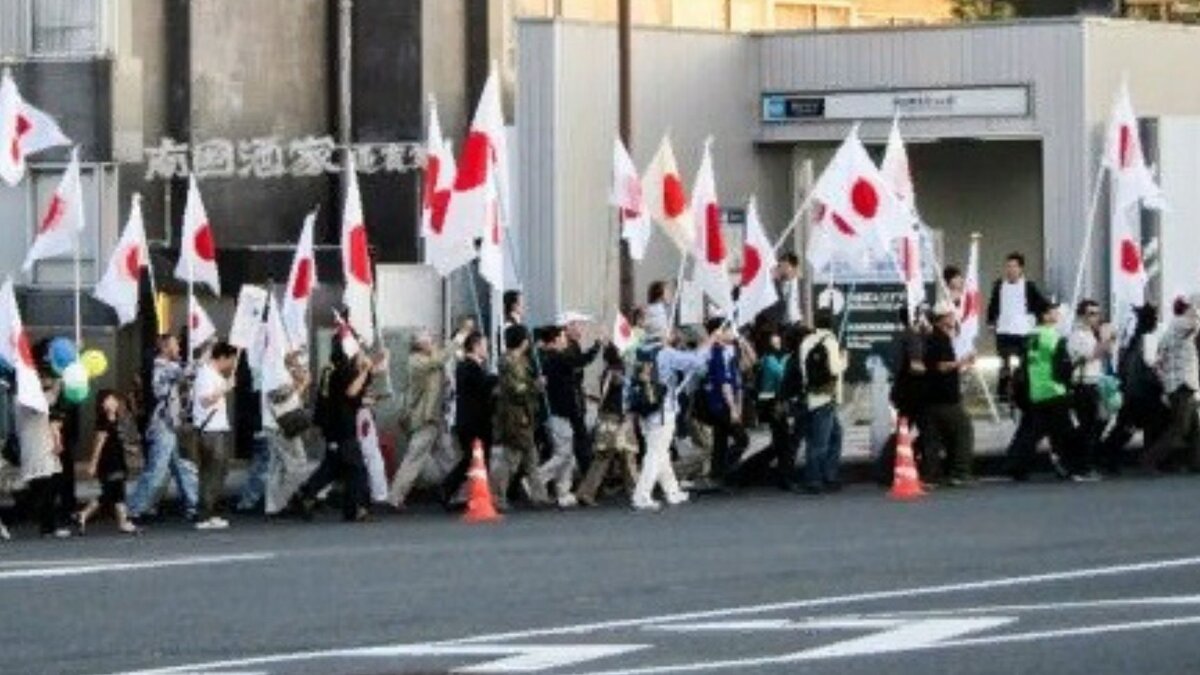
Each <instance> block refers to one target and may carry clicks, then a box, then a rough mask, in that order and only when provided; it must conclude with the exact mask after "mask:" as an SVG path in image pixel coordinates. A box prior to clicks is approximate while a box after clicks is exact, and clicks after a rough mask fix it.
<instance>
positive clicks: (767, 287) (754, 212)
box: [737, 197, 779, 325]
mask: <svg viewBox="0 0 1200 675" xmlns="http://www.w3.org/2000/svg"><path fill="white" fill-rule="evenodd" d="M773 252H774V247H772V245H771V240H770V239H768V238H767V233H766V230H764V229H763V224H762V220H761V219H760V218H759V215H758V202H757V200H755V199H754V198H753V197H751V198H750V204H749V205H748V206H747V207H746V241H745V242H744V243H743V244H742V279H741V284H740V285H741V289H742V290H741V293H739V294H738V299H737V316H738V324H739V325H745V324H748V323H750V322H752V321H754V319H755V318H757V317H758V315H759V314H761V313H762V312H763V310H765V309H767V308H769V307H772V306H774V305H775V304H776V303H777V302H779V293H778V292H777V291H776V290H775V282H774V271H775V256H774V254H773Z"/></svg>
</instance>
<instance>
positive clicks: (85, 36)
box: [30, 0, 102, 56]
mask: <svg viewBox="0 0 1200 675" xmlns="http://www.w3.org/2000/svg"><path fill="white" fill-rule="evenodd" d="M101 4H102V3H101V2H100V0H37V2H35V3H33V6H32V8H31V9H32V10H33V11H32V15H31V17H30V18H31V19H32V27H33V35H32V37H33V40H32V42H33V49H32V52H33V53H34V54H37V55H46V56H51V55H53V56H57V55H65V54H95V53H98V52H99V51H100V25H101Z"/></svg>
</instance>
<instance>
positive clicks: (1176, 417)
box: [1142, 387, 1200, 471]
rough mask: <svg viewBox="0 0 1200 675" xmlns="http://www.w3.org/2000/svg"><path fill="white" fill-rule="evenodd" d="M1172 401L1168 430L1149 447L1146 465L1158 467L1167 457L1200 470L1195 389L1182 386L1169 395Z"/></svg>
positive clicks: (1168, 400)
mask: <svg viewBox="0 0 1200 675" xmlns="http://www.w3.org/2000/svg"><path fill="white" fill-rule="evenodd" d="M1167 402H1168V403H1169V404H1170V407H1171V410H1170V419H1169V422H1168V424H1167V428H1166V430H1165V431H1164V432H1163V434H1162V436H1160V437H1159V438H1158V440H1156V441H1155V443H1154V444H1153V445H1149V446H1148V447H1147V448H1146V454H1145V455H1143V456H1142V465H1143V466H1144V467H1146V468H1150V469H1153V468H1157V467H1158V466H1159V465H1160V464H1162V463H1163V462H1164V461H1166V460H1171V461H1172V462H1173V463H1179V464H1182V465H1183V466H1185V467H1186V468H1188V469H1190V470H1193V471H1196V470H1200V419H1198V418H1197V411H1198V410H1200V403H1197V402H1196V396H1195V392H1193V391H1192V390H1191V389H1188V388H1187V387H1180V388H1179V389H1176V390H1175V391H1173V392H1171V395H1170V396H1168V397H1167Z"/></svg>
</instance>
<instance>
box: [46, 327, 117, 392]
mask: <svg viewBox="0 0 1200 675" xmlns="http://www.w3.org/2000/svg"><path fill="white" fill-rule="evenodd" d="M46 360H47V361H49V362H50V367H51V368H53V369H54V372H55V373H57V374H58V376H59V377H61V378H62V381H63V397H64V398H66V399H67V401H69V402H71V403H82V402H84V401H86V400H87V397H88V396H89V395H91V393H92V392H91V384H90V382H91V380H92V379H94V378H97V377H100V376H101V375H103V374H104V373H105V371H107V370H108V358H107V357H105V356H104V352H102V351H100V350H98V349H89V350H87V351H85V352H83V353H82V354H80V353H79V350H78V349H76V347H75V344H74V343H73V342H71V341H70V340H68V339H67V338H65V337H56V338H54V339H53V340H51V341H50V345H49V348H48V349H47V350H46Z"/></svg>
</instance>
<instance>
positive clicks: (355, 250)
mask: <svg viewBox="0 0 1200 675" xmlns="http://www.w3.org/2000/svg"><path fill="white" fill-rule="evenodd" d="M350 276H351V277H353V278H354V280H355V281H357V282H358V283H360V284H365V285H367V286H370V285H371V256H370V255H369V254H368V252H367V228H365V227H363V226H362V225H355V226H354V227H353V228H352V229H351V230H350Z"/></svg>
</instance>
